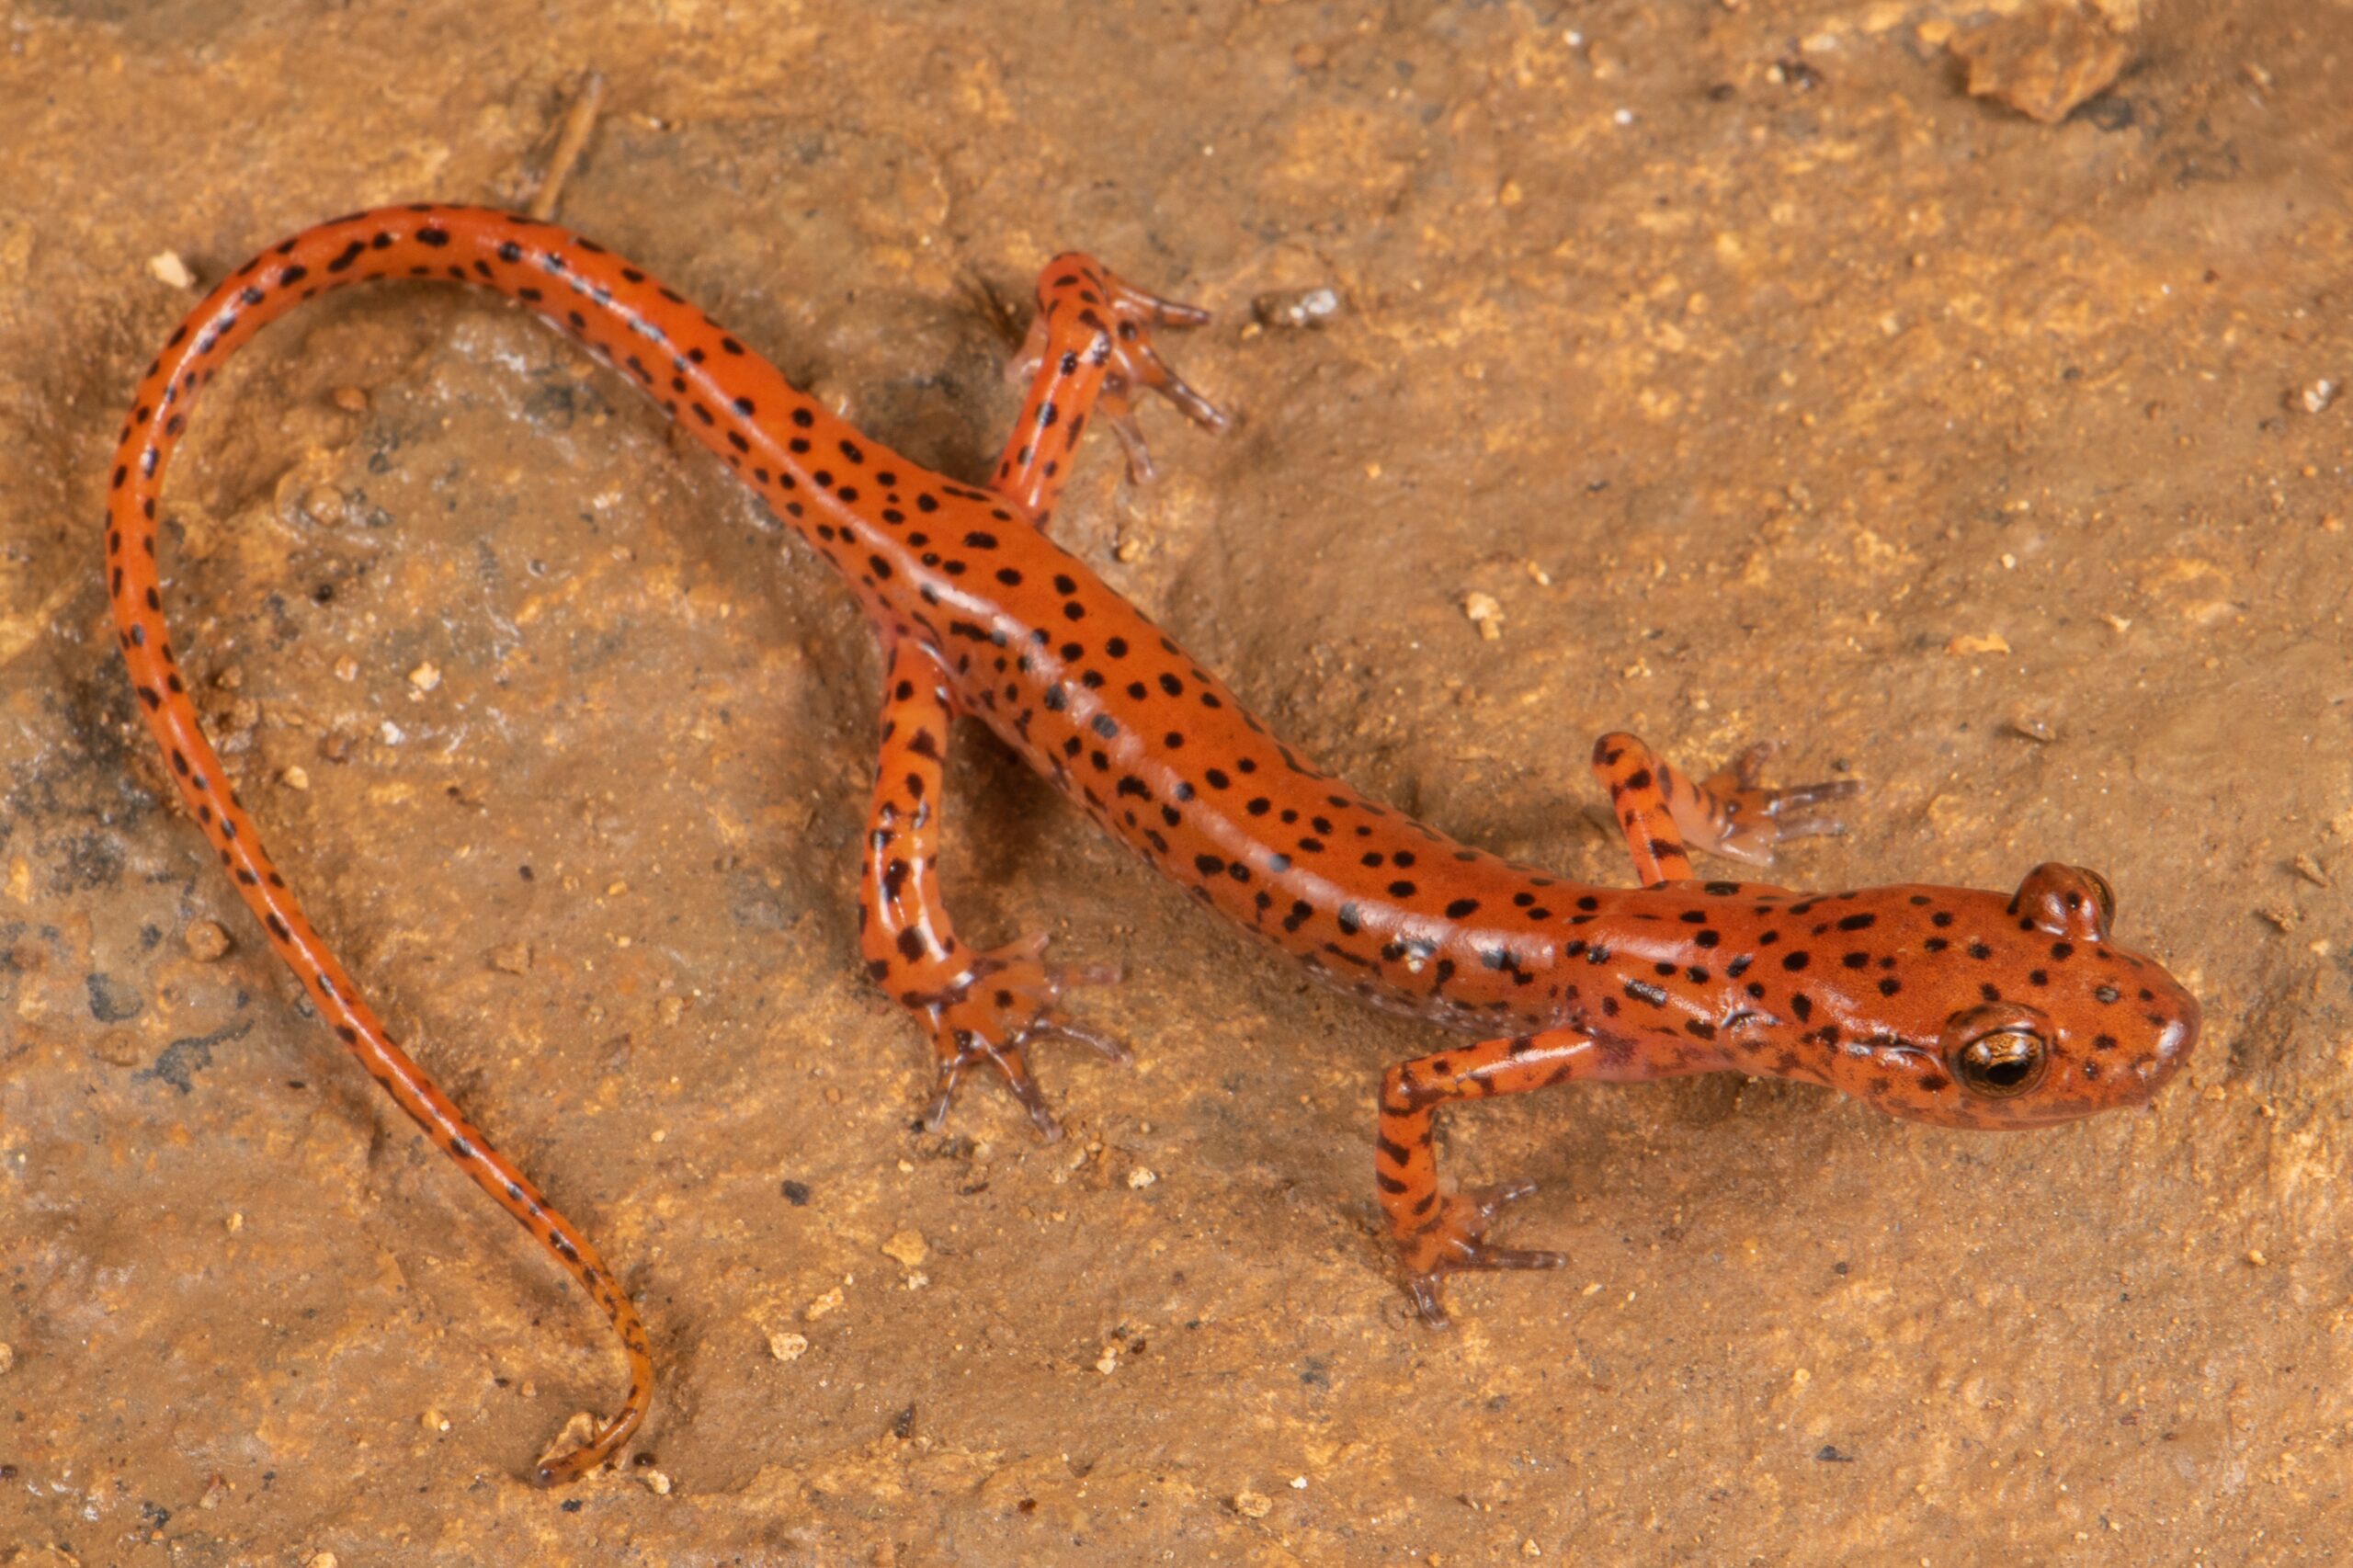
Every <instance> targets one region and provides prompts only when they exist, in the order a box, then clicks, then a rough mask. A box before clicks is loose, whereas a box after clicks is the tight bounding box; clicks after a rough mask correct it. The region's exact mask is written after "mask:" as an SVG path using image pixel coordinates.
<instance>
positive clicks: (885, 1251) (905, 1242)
mask: <svg viewBox="0 0 2353 1568" xmlns="http://www.w3.org/2000/svg"><path fill="white" fill-rule="evenodd" d="M882 1256H885V1257H888V1258H892V1259H895V1260H896V1261H898V1262H900V1263H904V1264H905V1265H906V1266H907V1267H909V1268H914V1267H916V1266H917V1265H919V1264H921V1263H922V1262H923V1260H924V1259H925V1258H926V1257H929V1256H931V1244H929V1243H928V1242H926V1241H925V1240H924V1239H923V1233H922V1232H921V1231H901V1232H900V1233H898V1234H896V1235H894V1236H892V1238H891V1239H890V1240H889V1241H887V1242H884V1243H883V1244H882Z"/></svg>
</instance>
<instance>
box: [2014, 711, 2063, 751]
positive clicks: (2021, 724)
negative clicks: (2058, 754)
mask: <svg viewBox="0 0 2353 1568" xmlns="http://www.w3.org/2000/svg"><path fill="white" fill-rule="evenodd" d="M2009 727H2010V733H2012V734H2014V735H2023V736H2025V737H2026V738H2027V739H2028V740H2030V741H2039V742H2040V743H2041V744H2044V745H2049V744H2051V743H2052V741H2055V740H2057V739H2058V738H2059V733H2058V732H2057V731H2056V730H2053V729H2052V727H2051V725H2050V723H2049V722H2047V721H2045V720H2042V719H2039V718H2037V717H2035V716H2034V715H2033V714H2031V713H2018V714H2014V715H2012V716H2011V719H2010V722H2009Z"/></svg>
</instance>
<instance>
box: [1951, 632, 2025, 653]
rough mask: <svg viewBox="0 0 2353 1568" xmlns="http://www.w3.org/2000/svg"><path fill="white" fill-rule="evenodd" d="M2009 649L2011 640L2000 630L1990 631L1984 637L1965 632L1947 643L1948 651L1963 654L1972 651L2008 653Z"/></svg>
mask: <svg viewBox="0 0 2353 1568" xmlns="http://www.w3.org/2000/svg"><path fill="white" fill-rule="evenodd" d="M2009 651H2010V645H2009V642H2007V641H2006V640H2005V639H2004V637H2003V636H2002V634H2001V633H2000V632H1998V631H1988V632H1987V633H1985V634H1984V636H1983V637H1973V636H1971V635H1969V634H1968V633H1966V632H1964V633H1962V634H1961V636H1959V637H1956V638H1954V639H1953V640H1952V641H1951V642H1948V643H1946V644H1945V652H1946V653H1960V654H1963V655H1967V654H1971V653H2008V652H2009Z"/></svg>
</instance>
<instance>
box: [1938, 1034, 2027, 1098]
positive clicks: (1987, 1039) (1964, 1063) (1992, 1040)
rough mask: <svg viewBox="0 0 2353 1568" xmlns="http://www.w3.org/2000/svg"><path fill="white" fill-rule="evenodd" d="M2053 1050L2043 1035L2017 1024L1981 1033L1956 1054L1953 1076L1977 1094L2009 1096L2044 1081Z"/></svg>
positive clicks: (2022, 1092)
mask: <svg viewBox="0 0 2353 1568" xmlns="http://www.w3.org/2000/svg"><path fill="white" fill-rule="evenodd" d="M2050 1064H2051V1051H2050V1050H2049V1048H2048V1047H2047V1046H2045V1045H2044V1044H2043V1040H2042V1037H2041V1036H2040V1035H2039V1034H2036V1033H2035V1032H2034V1031H2033V1030H2031V1029H2029V1028H2025V1027H2023V1026H2021V1025H2018V1024H2005V1025H2003V1026H2002V1027H2000V1028H1995V1029H1991V1030H1989V1031H1987V1032H1986V1033H1984V1034H1981V1035H1979V1036H1978V1037H1977V1038H1976V1039H1974V1040H1971V1041H1970V1042H1969V1043H1968V1044H1966V1045H1964V1046H1962V1047H1961V1050H1960V1051H1958V1052H1956V1053H1955V1054H1954V1056H1953V1062H1952V1071H1953V1076H1954V1077H1956V1078H1959V1079H1960V1080H1961V1085H1962V1086H1963V1087H1965V1088H1967V1089H1968V1090H1969V1092H1970V1093H1972V1094H1974V1095H1983V1096H1985V1097H1986V1098H1988V1099H2007V1098H2009V1097H2010V1096H2012V1095H2022V1094H2024V1093H2026V1092H2027V1091H2028V1090H2029V1089H2031V1088H2033V1087H2034V1086H2035V1085H2037V1084H2039V1083H2040V1082H2042V1074H2043V1070H2044V1069H2045V1068H2047V1067H2048V1066H2049V1065H2050Z"/></svg>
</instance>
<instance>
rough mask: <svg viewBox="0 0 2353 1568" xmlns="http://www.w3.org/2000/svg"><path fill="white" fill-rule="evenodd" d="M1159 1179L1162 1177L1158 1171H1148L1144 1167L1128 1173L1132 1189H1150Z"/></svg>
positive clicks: (1138, 1167) (1139, 1166) (1140, 1166)
mask: <svg viewBox="0 0 2353 1568" xmlns="http://www.w3.org/2000/svg"><path fill="white" fill-rule="evenodd" d="M1159 1179H1160V1175H1159V1173H1158V1172H1157V1171H1152V1170H1147V1169H1146V1168H1145V1167H1143V1166H1142V1165H1138V1166H1137V1167H1136V1168H1135V1169H1133V1170H1131V1171H1130V1172H1129V1173H1128V1185H1129V1186H1130V1187H1150V1186H1151V1185H1152V1184H1153V1183H1154V1182H1156V1181H1158V1180H1159Z"/></svg>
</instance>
